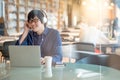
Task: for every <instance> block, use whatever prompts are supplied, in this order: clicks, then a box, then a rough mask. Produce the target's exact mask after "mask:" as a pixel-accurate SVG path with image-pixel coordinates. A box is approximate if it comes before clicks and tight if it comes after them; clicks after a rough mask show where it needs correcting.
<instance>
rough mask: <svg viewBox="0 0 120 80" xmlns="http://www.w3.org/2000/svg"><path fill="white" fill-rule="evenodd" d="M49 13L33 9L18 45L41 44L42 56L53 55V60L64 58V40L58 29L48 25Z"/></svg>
mask: <svg viewBox="0 0 120 80" xmlns="http://www.w3.org/2000/svg"><path fill="white" fill-rule="evenodd" d="M46 23H47V15H46V13H45V12H44V11H43V10H31V11H30V12H29V13H28V21H26V22H25V25H24V32H23V34H22V35H21V36H20V38H19V40H18V41H17V43H16V45H40V46H41V56H42V57H45V56H52V57H53V62H61V60H62V48H61V46H62V41H61V37H60V34H59V32H58V31H57V30H54V29H51V28H48V27H47V26H46Z"/></svg>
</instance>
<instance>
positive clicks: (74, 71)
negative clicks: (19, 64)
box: [3, 64, 120, 80]
mask: <svg viewBox="0 0 120 80" xmlns="http://www.w3.org/2000/svg"><path fill="white" fill-rule="evenodd" d="M51 73H52V77H49V78H48V77H45V74H46V69H45V68H43V69H41V68H12V69H11V70H10V72H9V75H8V77H7V78H5V79H3V80H119V79H120V71H119V70H116V69H112V68H108V67H103V66H97V65H89V64H66V66H65V67H64V68H60V67H59V68H56V67H53V68H52V70H51ZM49 74H50V73H49Z"/></svg>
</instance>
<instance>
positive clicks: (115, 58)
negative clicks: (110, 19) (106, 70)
mask: <svg viewBox="0 0 120 80" xmlns="http://www.w3.org/2000/svg"><path fill="white" fill-rule="evenodd" d="M119 61H120V56H119V55H116V54H101V55H90V56H88V57H85V58H83V59H81V60H79V61H78V62H76V63H85V64H95V65H102V66H108V67H112V68H115V69H118V70H120V62H119Z"/></svg>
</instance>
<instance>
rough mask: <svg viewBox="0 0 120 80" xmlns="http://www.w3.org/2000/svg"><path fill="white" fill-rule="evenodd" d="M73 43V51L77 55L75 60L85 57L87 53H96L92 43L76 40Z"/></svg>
mask: <svg viewBox="0 0 120 80" xmlns="http://www.w3.org/2000/svg"><path fill="white" fill-rule="evenodd" d="M73 45H74V51H75V52H74V53H75V54H77V55H78V56H79V57H78V58H77V60H79V59H82V58H84V57H87V56H89V55H96V54H95V45H94V44H93V43H87V42H78V43H74V44H73Z"/></svg>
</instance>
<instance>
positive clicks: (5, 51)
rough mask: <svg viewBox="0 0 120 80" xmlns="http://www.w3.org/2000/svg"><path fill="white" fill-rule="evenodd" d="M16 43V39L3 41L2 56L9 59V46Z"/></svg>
mask: <svg viewBox="0 0 120 80" xmlns="http://www.w3.org/2000/svg"><path fill="white" fill-rule="evenodd" d="M15 43H16V40H14V41H6V42H4V43H3V47H2V50H1V52H2V56H3V57H4V58H5V59H9V50H8V47H9V45H15Z"/></svg>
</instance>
